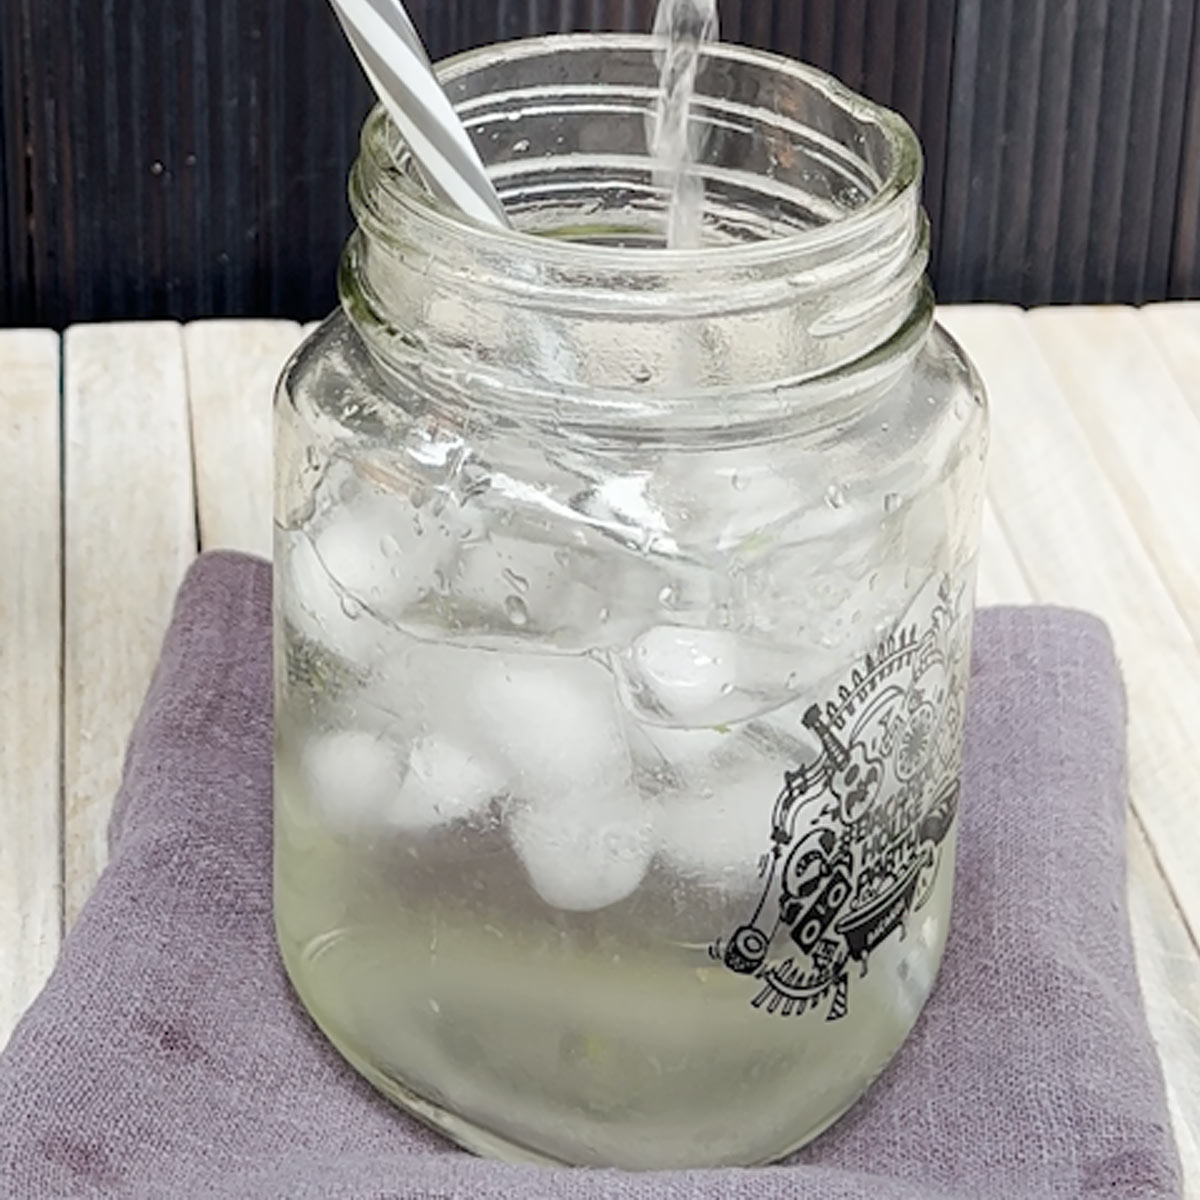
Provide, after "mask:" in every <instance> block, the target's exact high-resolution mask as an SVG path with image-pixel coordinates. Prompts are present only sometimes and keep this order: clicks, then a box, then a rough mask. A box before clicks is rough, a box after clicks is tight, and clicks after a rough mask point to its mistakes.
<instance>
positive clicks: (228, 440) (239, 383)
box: [183, 321, 300, 558]
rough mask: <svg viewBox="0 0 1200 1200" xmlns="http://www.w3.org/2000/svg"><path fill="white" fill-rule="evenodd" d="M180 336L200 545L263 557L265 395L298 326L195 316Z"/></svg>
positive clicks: (269, 486)
mask: <svg viewBox="0 0 1200 1200" xmlns="http://www.w3.org/2000/svg"><path fill="white" fill-rule="evenodd" d="M183 337H184V348H185V351H186V354H187V379H188V402H189V407H190V410H191V421H192V446H193V450H194V455H195V467H196V504H197V510H198V512H199V516H200V545H201V547H202V548H203V549H204V550H217V549H221V550H241V551H243V552H245V553H247V554H258V555H260V556H262V557H263V558H270V557H271V540H272V525H271V513H272V494H273V481H272V477H271V475H272V469H271V468H272V440H273V439H272V420H271V411H272V400H273V398H274V392H275V385H276V383H277V381H278V379H279V373H280V371H281V370H282V368H283V364H284V363H285V362H286V360H287V358H288V356H289V355H290V354H291V353H292V351H293V350H294V349H295V348H296V345H297V343H298V342H299V340H300V326H299V325H296V324H294V323H293V322H291V321H201V322H197V323H195V324H192V325H189V326H187V328H185V329H184V331H183Z"/></svg>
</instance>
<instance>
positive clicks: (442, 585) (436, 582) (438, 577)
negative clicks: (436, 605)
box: [433, 571, 450, 596]
mask: <svg viewBox="0 0 1200 1200" xmlns="http://www.w3.org/2000/svg"><path fill="white" fill-rule="evenodd" d="M433 586H434V589H435V590H436V591H437V592H438V594H439V595H442V596H445V595H446V594H447V593H448V592H449V591H450V577H449V576H448V575H447V574H446V572H445V571H434V573H433Z"/></svg>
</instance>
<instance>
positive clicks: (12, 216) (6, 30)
mask: <svg viewBox="0 0 1200 1200" xmlns="http://www.w3.org/2000/svg"><path fill="white" fill-rule="evenodd" d="M19 16H20V13H19V11H18V10H17V6H16V5H15V4H13V3H11V0H10V2H9V3H7V4H5V5H0V114H2V119H0V324H3V323H4V320H5V318H6V317H7V316H9V314H16V313H17V312H19V311H21V310H23V309H24V308H25V306H26V303H27V300H26V291H27V280H26V276H25V246H26V239H25V230H24V221H23V216H24V211H25V204H24V172H23V171H21V170H19V164H20V163H21V161H22V160H23V158H24V149H23V143H24V126H25V101H24V94H23V93H24V89H23V88H22V86H21V55H20V46H21V39H20V22H19V20H18V19H17V18H18V17H19Z"/></svg>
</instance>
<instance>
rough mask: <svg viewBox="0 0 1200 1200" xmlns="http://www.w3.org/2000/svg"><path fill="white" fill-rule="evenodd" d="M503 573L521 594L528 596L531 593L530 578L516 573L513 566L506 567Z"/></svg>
mask: <svg viewBox="0 0 1200 1200" xmlns="http://www.w3.org/2000/svg"><path fill="white" fill-rule="evenodd" d="M502 574H503V575H504V578H505V579H506V580H507V581H508V583H509V584H510V585H511V586H512V587H514V588H515V589H516V590H517V591H518V592H520V594H521V595H522V596H527V595H528V594H529V580H528V579H525V578H524V577H523V576H521V575H518V574H517V573H516V571H514V570H513V569H512V568H511V567H505V569H504V571H503V572H502Z"/></svg>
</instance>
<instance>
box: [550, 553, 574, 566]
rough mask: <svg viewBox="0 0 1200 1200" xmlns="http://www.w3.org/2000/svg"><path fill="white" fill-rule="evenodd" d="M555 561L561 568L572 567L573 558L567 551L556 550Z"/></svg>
mask: <svg viewBox="0 0 1200 1200" xmlns="http://www.w3.org/2000/svg"><path fill="white" fill-rule="evenodd" d="M554 561H555V562H556V563H558V565H559V566H560V567H569V566H570V565H571V556H570V554H568V553H567V552H566V551H565V550H556V551H555V552H554Z"/></svg>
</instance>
